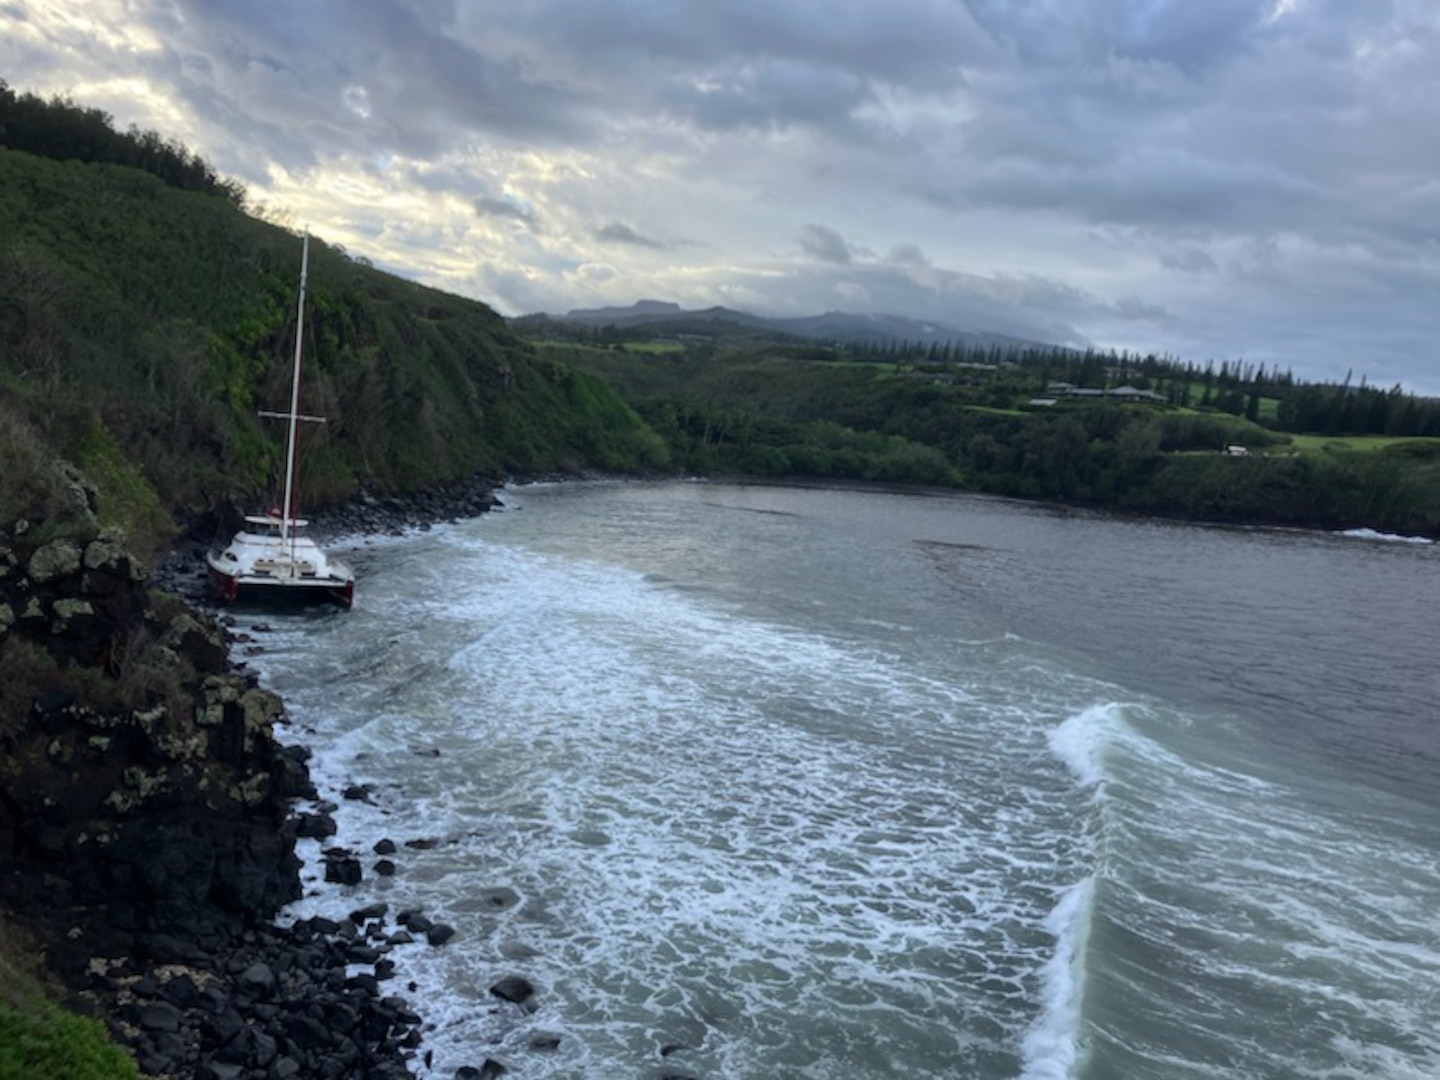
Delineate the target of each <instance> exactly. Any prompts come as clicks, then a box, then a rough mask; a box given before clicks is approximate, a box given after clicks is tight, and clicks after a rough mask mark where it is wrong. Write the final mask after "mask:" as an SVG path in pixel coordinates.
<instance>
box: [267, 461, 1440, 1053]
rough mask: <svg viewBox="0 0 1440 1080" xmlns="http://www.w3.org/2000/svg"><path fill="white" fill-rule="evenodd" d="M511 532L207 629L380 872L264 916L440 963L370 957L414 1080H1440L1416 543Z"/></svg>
mask: <svg viewBox="0 0 1440 1080" xmlns="http://www.w3.org/2000/svg"><path fill="white" fill-rule="evenodd" d="M505 502H506V503H507V506H508V509H506V510H505V511H502V512H497V513H492V514H489V515H486V516H484V517H482V518H479V519H476V520H474V521H468V522H464V523H459V524H453V525H446V526H442V527H437V528H435V529H433V530H430V531H427V532H423V533H416V534H414V535H410V536H406V537H402V538H393V539H385V540H370V541H356V542H354V544H353V545H352V546H351V550H349V551H348V555H349V556H350V558H351V559H352V560H353V562H354V563H355V565H356V568H357V573H358V575H359V579H360V584H359V588H358V600H357V604H356V607H355V609H354V610H353V611H351V612H348V613H338V612H330V611H319V610H317V611H308V612H307V611H302V612H290V613H283V614H273V613H260V612H251V611H245V610H241V611H240V612H239V614H238V619H239V625H238V629H240V630H249V629H251V628H252V627H259V628H258V629H255V631H254V636H255V637H256V638H257V639H258V640H259V641H260V642H261V644H262V645H263V651H262V652H261V653H260V654H259V655H258V656H255V657H254V658H253V660H252V663H253V664H254V665H255V667H256V668H257V669H258V670H259V672H260V674H261V676H262V678H263V679H264V681H265V683H266V684H267V685H269V686H271V687H273V688H274V689H276V690H278V691H280V692H281V693H282V694H284V695H285V698H286V700H287V703H288V706H289V712H290V717H291V723H290V725H289V727H288V729H287V731H286V733H285V737H287V738H290V739H293V740H295V741H300V742H304V743H306V744H307V745H309V746H310V747H311V748H312V749H313V751H314V755H315V756H314V759H313V761H312V770H313V772H314V773H315V776H316V778H317V782H318V783H319V785H320V786H321V789H322V793H324V794H327V795H329V796H330V797H331V798H333V799H335V800H336V801H337V802H339V803H340V804H341V805H340V809H339V811H338V812H337V814H336V818H337V821H338V822H339V825H340V834H339V836H338V837H336V838H335V839H334V840H333V841H330V843H339V844H343V845H347V846H349V847H351V848H353V849H355V850H357V851H359V852H361V853H363V854H365V855H366V856H367V857H366V859H365V863H366V866H367V874H366V877H365V880H364V881H362V882H361V883H360V884H359V885H357V886H353V887H340V886H334V885H327V884H325V883H324V882H323V881H322V880H320V879H321V876H322V875H321V871H320V867H319V864H318V859H317V856H318V850H317V849H316V848H314V847H312V848H308V849H307V852H306V853H307V855H308V856H309V858H310V860H311V861H310V863H309V868H308V869H307V895H306V897H305V898H304V899H303V900H302V901H300V902H298V903H297V904H295V905H294V906H293V908H292V909H291V910H290V911H289V912H287V917H300V916H304V915H308V914H313V913H317V912H323V913H327V914H332V915H334V914H342V913H344V912H347V911H349V910H351V909H353V908H354V907H357V906H359V905H360V904H363V903H368V902H371V901H373V900H376V899H385V900H387V901H389V902H390V904H391V911H392V914H393V913H394V912H396V911H398V910H399V909H401V908H407V907H408V908H412V909H416V908H418V909H421V910H423V911H424V912H425V913H426V914H427V915H428V916H429V917H431V918H432V919H435V920H438V921H444V922H447V923H450V924H452V925H454V926H455V927H456V928H457V930H458V931H459V933H458V935H457V937H456V938H455V939H454V940H453V941H452V942H451V943H449V944H447V945H445V946H443V947H439V948H432V947H429V946H427V945H423V944H416V945H412V946H405V947H401V948H399V949H397V950H396V951H395V953H394V954H393V957H394V959H395V960H396V961H397V965H398V975H397V977H396V979H395V981H394V982H393V983H391V984H388V988H389V989H392V990H393V991H396V992H401V993H405V994H406V995H407V996H409V997H410V998H411V999H412V1001H414V1003H415V1004H416V1005H417V1006H418V1007H419V1008H420V1010H421V1011H422V1012H423V1014H424V1015H425V1017H426V1019H427V1023H428V1029H427V1031H426V1044H425V1047H424V1048H423V1049H424V1050H426V1051H428V1052H429V1053H430V1054H431V1060H432V1062H433V1066H432V1068H431V1069H429V1070H426V1069H425V1068H423V1066H418V1065H417V1068H418V1069H419V1071H420V1073H421V1075H429V1076H434V1077H445V1078H448V1077H450V1076H452V1075H453V1074H454V1072H455V1070H456V1069H457V1068H458V1067H460V1066H461V1065H465V1064H471V1065H478V1064H480V1063H481V1062H482V1061H483V1060H484V1059H485V1058H487V1057H489V1058H493V1059H495V1060H497V1061H500V1062H502V1063H504V1064H505V1065H506V1066H507V1067H508V1068H509V1070H510V1074H509V1075H515V1076H521V1077H547V1078H548V1077H615V1076H627V1077H640V1078H652V1080H658V1078H660V1077H663V1076H689V1077H695V1078H697V1080H699V1078H740V1080H745V1078H760V1077H767V1078H769V1077H797V1078H816V1080H821V1078H825V1080H829V1078H834V1080H839V1078H846V1080H851V1078H856V1077H888V1076H894V1077H976V1078H991V1077H994V1078H1001V1077H1004V1078H1025V1080H1042V1078H1044V1080H1049V1078H1055V1080H1062V1078H1086V1080H1089V1078H1094V1080H1106V1078H1112V1077H1115V1078H1129V1077H1136V1078H1141V1077H1155V1078H1166V1080H1183V1078H1190V1077H1195V1078H1200V1077H1215V1078H1220V1077H1224V1078H1227V1080H1228V1078H1235V1077H1246V1078H1249V1077H1306V1078H1327V1080H1328V1078H1335V1080H1338V1078H1351V1077H1356V1078H1358V1077H1375V1078H1387V1080H1388V1078H1398V1080H1406V1078H1417V1080H1418V1078H1422V1077H1425V1078H1429V1077H1434V1076H1440V979H1437V972H1440V903H1437V901H1440V877H1437V866H1440V679H1437V670H1440V668H1437V665H1436V645H1437V643H1440V634H1437V632H1436V619H1437V612H1440V550H1437V548H1436V546H1435V545H1431V544H1423V543H1410V542H1405V541H1404V538H1397V537H1385V536H1379V535H1376V534H1373V533H1363V532H1361V533H1352V534H1317V533H1306V532H1280V531H1274V530H1236V529H1215V528H1199V527H1194V526H1186V525H1176V524H1157V523H1147V522H1139V521H1126V520H1120V519H1115V518H1107V517H1104V516H1099V515H1092V514H1085V513H1074V512H1064V511H1058V510H1055V509H1053V508H1044V507H1037V506H1033V505H1026V504H1018V503H1012V502H1007V501H1003V500H995V499H982V498H974V497H966V496H958V495H933V494H919V493H913V494H902V493H883V492H872V491H854V490H839V489H798V488H795V489H789V488H779V487H749V486H738V485H725V484H706V483H678V482H677V483H666V484H623V483H595V484H579V483H577V484H562V485H554V486H533V487H525V488H520V489H515V490H512V491H509V492H507V493H506V495H505ZM352 783H363V784H367V785H369V786H370V787H371V790H372V793H373V794H372V797H371V800H370V801H369V802H362V801H354V800H348V801H347V800H342V799H340V798H339V792H340V791H341V790H342V789H343V788H344V787H345V786H346V785H348V784H352ZM382 838H389V839H391V840H393V841H395V842H396V843H397V844H400V845H401V847H400V852H399V854H397V855H395V856H393V858H394V859H395V861H396V862H397V863H398V864H399V872H398V873H397V875H396V876H395V877H393V878H380V877H378V876H376V875H375V874H373V873H372V872H369V870H368V868H369V866H370V865H371V864H372V863H373V861H374V859H373V857H369V855H368V853H369V852H370V850H371V848H372V845H373V844H374V843H375V842H376V841H378V840H380V839H382ZM406 841H424V842H429V841H434V842H435V843H434V844H433V846H427V847H411V846H405V842H406ZM317 847H318V845H317ZM512 974H514V975H522V976H524V977H526V978H528V979H529V980H530V981H531V982H532V983H534V985H535V986H536V988H537V993H536V997H535V999H534V1007H533V1009H531V1010H526V1009H522V1008H520V1007H518V1006H515V1005H513V1004H510V1003H507V1002H502V1001H500V1000H498V999H496V998H494V997H492V996H491V995H490V994H489V992H488V988H489V987H490V986H491V985H492V984H493V983H494V982H495V981H496V980H497V979H498V978H500V977H502V976H505V975H512ZM408 984H414V987H415V989H414V990H413V991H408V990H406V987H407V985H408ZM537 1038H539V1039H543V1040H549V1041H550V1042H553V1040H555V1039H557V1038H558V1040H559V1041H558V1044H557V1045H553V1046H548V1043H547V1046H545V1047H542V1046H537V1045H536V1044H535V1040H536V1039H537Z"/></svg>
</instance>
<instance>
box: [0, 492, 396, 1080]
mask: <svg viewBox="0 0 1440 1080" xmlns="http://www.w3.org/2000/svg"><path fill="white" fill-rule="evenodd" d="M6 532H7V534H8V535H7V536H6V540H5V542H4V543H3V544H0V905H3V907H4V909H5V910H6V911H7V912H8V913H9V918H11V919H12V920H16V921H18V922H21V923H23V924H25V925H26V926H28V927H29V928H30V929H32V930H33V931H35V933H36V935H37V936H38V937H39V938H40V939H41V940H43V941H45V942H46V943H47V948H46V953H47V956H46V959H47V961H48V966H49V967H50V969H51V970H52V971H53V972H54V973H55V974H56V975H57V976H58V977H59V978H60V979H61V980H62V981H63V982H64V984H65V985H66V986H68V987H69V988H70V990H71V992H72V993H74V994H76V995H78V997H79V998H80V999H82V1000H88V1004H89V1007H90V1008H92V1009H94V1010H96V1011H98V1012H100V1013H101V1014H102V1015H104V1016H105V1017H106V1018H107V1020H108V1021H109V1023H110V1026H111V1029H112V1031H113V1032H114V1033H115V1034H116V1036H117V1037H118V1038H120V1039H121V1041H122V1042H124V1043H125V1044H127V1045H128V1047H129V1048H130V1049H131V1052H132V1053H133V1054H134V1056H135V1057H136V1059H137V1061H138V1062H139V1064H140V1066H141V1069H142V1070H143V1071H144V1072H146V1073H150V1074H152V1075H157V1076H196V1077H201V1078H202V1080H209V1078H225V1077H240V1076H256V1075H266V1076H270V1077H280V1078H289V1077H299V1076H346V1077H349V1076H377V1077H382V1076H383V1077H393V1076H404V1075H408V1071H407V1069H406V1067H405V1064H404V1059H405V1056H406V1054H407V1053H412V1052H413V1048H414V1047H415V1046H417V1045H418V1043H419V1033H418V1024H419V1018H418V1017H417V1016H415V1015H414V1014H413V1013H411V1012H409V1010H408V1009H407V1008H406V1006H405V1003H404V1001H403V1000H402V999H400V998H397V997H386V996H382V995H381V993H380V987H379V981H380V980H381V979H383V978H385V977H387V975H388V970H387V965H386V964H385V963H384V961H383V958H382V954H383V951H384V950H383V947H381V948H376V947H375V945H376V944H377V942H376V940H375V939H377V938H379V937H380V936H381V935H382V932H383V931H382V925H383V912H380V913H378V914H377V913H376V912H374V911H370V912H364V913H360V915H361V917H360V918H357V919H355V920H353V921H352V923H351V924H350V925H348V926H339V925H335V924H326V923H322V922H319V921H313V920H312V921H311V922H310V923H307V924H302V925H300V926H297V927H295V928H292V929H288V930H281V929H279V928H277V927H276V926H274V925H273V922H272V920H273V918H274V915H275V913H276V911H277V909H278V908H279V907H280V906H281V905H282V904H284V903H285V902H286V901H288V900H290V899H292V898H294V897H296V896H297V895H298V894H299V888H300V882H299V875H298V871H299V868H300V865H299V862H298V860H297V858H296V856H295V852H294V839H295V830H296V824H295V818H294V817H293V816H292V813H291V811H292V807H293V804H294V802H295V801H296V799H297V798H301V797H306V796H313V794H314V793H313V789H312V786H311V784H310V781H309V777H308V773H307V770H306V767H305V761H304V757H305V755H304V752H303V751H302V750H300V749H298V748H295V747H287V746H285V745H282V744H281V743H280V742H279V741H278V740H277V739H276V737H275V726H276V723H277V721H279V720H281V719H282V717H283V707H282V703H281V701H280V700H279V699H278V698H277V697H276V696H275V695H273V694H271V693H269V692H267V691H265V690H263V689H261V688H260V687H258V686H257V685H256V684H255V683H254V682H253V680H251V679H249V678H247V677H246V676H243V675H241V674H239V673H237V672H235V671H233V670H232V669H231V668H230V666H229V663H228V660H227V646H226V640H225V637H224V632H223V630H222V628H221V627H220V626H219V625H218V624H217V623H216V622H215V621H214V620H213V619H212V618H210V617H208V616H206V615H204V614H203V613H200V612H197V611H195V610H193V609H191V608H188V607H187V606H186V605H185V604H183V603H182V602H180V601H178V600H176V599H174V598H171V597H168V596H166V595H164V594H161V593H159V592H155V591H152V590H150V589H148V588H147V585H146V577H145V574H144V573H143V571H142V570H141V568H140V567H139V566H138V565H137V563H136V562H135V561H134V559H132V557H131V556H130V555H129V554H128V553H127V551H126V549H125V546H124V542H123V536H121V535H120V534H119V533H118V532H115V531H105V530H100V529H97V528H94V527H93V523H87V521H86V519H85V518H84V517H83V516H82V521H81V525H80V526H79V527H69V528H67V529H66V530H65V535H52V531H51V529H50V528H47V526H45V525H44V524H41V523H39V522H25V521H22V522H19V523H18V524H16V525H13V526H11V527H10V528H9V529H7V530H6ZM367 939H369V940H367ZM357 962H362V963H369V964H371V965H373V966H374V967H375V974H374V975H363V974H362V975H356V974H354V965H355V964H356V963H357ZM347 964H348V965H350V968H349V971H348V972H347Z"/></svg>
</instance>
